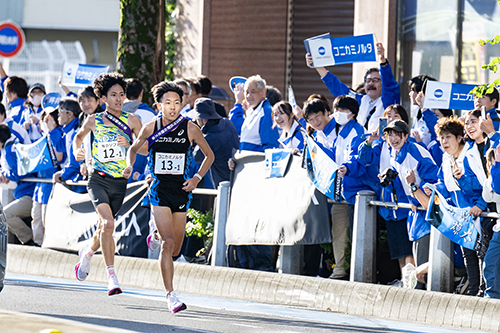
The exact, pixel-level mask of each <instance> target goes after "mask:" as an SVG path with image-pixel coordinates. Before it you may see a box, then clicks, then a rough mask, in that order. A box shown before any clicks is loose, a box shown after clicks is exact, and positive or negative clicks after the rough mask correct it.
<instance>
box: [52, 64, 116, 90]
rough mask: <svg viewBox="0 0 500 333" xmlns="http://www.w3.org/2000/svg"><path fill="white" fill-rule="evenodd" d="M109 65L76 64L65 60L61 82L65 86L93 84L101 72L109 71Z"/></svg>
mask: <svg viewBox="0 0 500 333" xmlns="http://www.w3.org/2000/svg"><path fill="white" fill-rule="evenodd" d="M108 70H109V66H98V65H87V64H76V63H71V62H64V65H63V70H62V75H61V76H62V81H61V83H62V84H63V85H65V86H73V87H74V86H91V85H92V83H94V79H95V78H96V77H97V76H98V75H99V74H101V73H107V72H108Z"/></svg>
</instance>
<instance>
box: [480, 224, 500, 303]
mask: <svg viewBox="0 0 500 333" xmlns="http://www.w3.org/2000/svg"><path fill="white" fill-rule="evenodd" d="M483 274H484V279H485V280H486V291H485V293H484V297H490V298H499V299H500V232H499V231H497V232H495V233H493V238H492V239H491V241H490V246H489V247H488V251H486V255H485V256H484V273H483Z"/></svg>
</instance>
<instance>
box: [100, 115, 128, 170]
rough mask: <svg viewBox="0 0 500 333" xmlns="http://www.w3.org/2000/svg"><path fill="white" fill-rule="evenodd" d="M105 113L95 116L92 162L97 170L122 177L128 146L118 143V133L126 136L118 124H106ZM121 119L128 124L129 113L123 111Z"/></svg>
mask: <svg viewBox="0 0 500 333" xmlns="http://www.w3.org/2000/svg"><path fill="white" fill-rule="evenodd" d="M103 117H104V113H98V114H96V116H95V130H94V142H93V144H92V164H93V166H94V169H95V170H96V171H100V172H104V173H105V174H108V175H110V176H111V177H114V178H121V177H123V176H122V171H123V169H125V168H126V167H127V160H126V157H127V148H125V147H123V146H119V145H118V141H117V138H118V134H120V135H122V136H125V135H124V133H123V131H122V130H121V129H120V128H118V126H116V125H106V124H104V120H103ZM120 120H121V121H123V122H124V123H125V124H128V113H127V112H124V111H122V113H121V115H120Z"/></svg>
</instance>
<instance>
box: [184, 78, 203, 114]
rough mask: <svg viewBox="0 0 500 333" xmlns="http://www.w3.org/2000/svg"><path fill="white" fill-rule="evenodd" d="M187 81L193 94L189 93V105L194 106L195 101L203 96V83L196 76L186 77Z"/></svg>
mask: <svg viewBox="0 0 500 333" xmlns="http://www.w3.org/2000/svg"><path fill="white" fill-rule="evenodd" d="M185 80H186V81H187V82H189V85H190V86H191V94H190V95H189V107H190V108H191V109H192V108H194V102H195V101H196V100H197V99H198V98H200V97H201V85H200V82H199V81H198V80H196V79H194V78H186V79H185Z"/></svg>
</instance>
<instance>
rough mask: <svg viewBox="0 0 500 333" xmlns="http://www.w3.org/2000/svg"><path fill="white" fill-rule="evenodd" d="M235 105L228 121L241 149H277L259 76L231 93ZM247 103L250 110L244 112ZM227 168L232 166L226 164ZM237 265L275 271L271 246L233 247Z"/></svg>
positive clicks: (263, 81)
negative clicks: (235, 131) (244, 103)
mask: <svg viewBox="0 0 500 333" xmlns="http://www.w3.org/2000/svg"><path fill="white" fill-rule="evenodd" d="M234 95H235V100H236V103H235V104H234V107H233V108H232V109H231V111H230V112H229V119H230V120H231V121H232V122H233V124H234V125H235V127H236V130H237V131H238V133H239V134H240V146H239V149H240V150H250V151H258V152H264V150H265V149H266V148H278V147H279V142H278V137H279V134H278V130H277V129H273V128H272V122H273V120H272V109H271V104H270V103H269V101H268V100H267V98H266V81H265V80H264V79H263V78H262V77H260V75H254V76H251V77H249V78H248V79H247V81H246V82H245V85H244V87H242V85H241V84H238V85H237V86H236V88H235V90H234ZM244 101H246V103H247V104H248V106H249V109H248V110H246V115H245V111H244V110H243V106H242V103H243V102H244ZM228 165H229V169H230V170H233V169H234V167H235V163H234V161H233V160H232V159H229V161H228ZM234 248H235V249H236V253H237V257H238V260H239V265H241V267H243V268H249V269H259V270H266V271H274V265H275V264H274V263H273V262H275V261H274V260H273V256H272V252H273V250H272V247H271V246H266V245H249V246H246V245H245V246H235V247H234Z"/></svg>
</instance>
